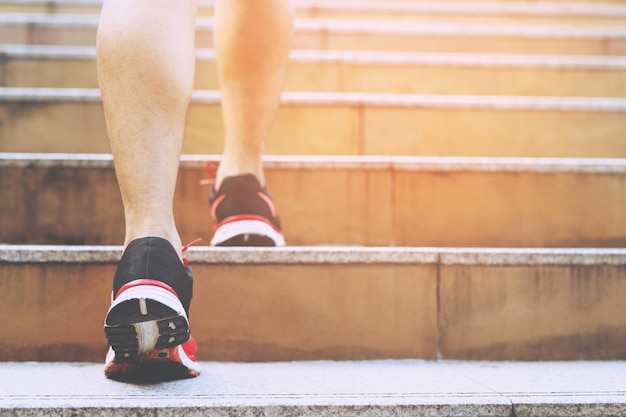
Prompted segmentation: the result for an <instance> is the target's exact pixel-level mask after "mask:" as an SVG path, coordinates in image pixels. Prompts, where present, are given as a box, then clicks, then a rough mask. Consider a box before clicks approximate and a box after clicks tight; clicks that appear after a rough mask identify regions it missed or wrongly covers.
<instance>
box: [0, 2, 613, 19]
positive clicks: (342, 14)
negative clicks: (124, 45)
mask: <svg viewBox="0 0 626 417" xmlns="http://www.w3.org/2000/svg"><path fill="white" fill-rule="evenodd" d="M603 3H604V4H603ZM292 4H293V5H294V7H295V10H296V16H298V17H305V18H324V19H361V20H372V19H381V20H392V21H399V20H400V21H402V20H412V21H432V22H441V21H445V22H467V21H472V22H516V23H519V22H520V21H522V22H526V23H529V22H530V23H567V24H594V25H606V24H616V23H625V22H626V7H624V6H623V5H620V4H610V2H601V3H600V4H597V3H596V4H594V3H591V4H589V3H587V4H584V3H581V2H580V1H577V2H576V3H573V4H566V3H560V2H542V3H528V2H526V3H524V2H519V1H518V2H512V3H511V2H502V1H499V2H493V1H491V2H477V1H472V2H468V1H464V2H449V1H448V2H434V1H430V2H429V1H420V2H413V1H389V0H386V1H380V0H369V1H336V0H333V1H330V0H295V1H293V2H292ZM101 5H102V1H100V0H96V1H93V0H67V1H48V0H28V1H24V0H3V1H2V2H0V13H49V14H70V13H71V14H76V13H78V14H98V13H99V11H100V7H101ZM213 5H214V2H212V1H201V2H200V9H199V14H200V15H202V16H212V15H213V13H214V7H213Z"/></svg>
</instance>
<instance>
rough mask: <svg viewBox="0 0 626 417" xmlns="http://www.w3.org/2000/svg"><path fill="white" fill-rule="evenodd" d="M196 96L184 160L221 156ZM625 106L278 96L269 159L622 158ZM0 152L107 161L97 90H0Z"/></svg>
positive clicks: (545, 100)
mask: <svg viewBox="0 0 626 417" xmlns="http://www.w3.org/2000/svg"><path fill="white" fill-rule="evenodd" d="M219 104H220V93H219V92H218V91H205V90H199V91H195V92H194V95H193V99H192V103H191V106H190V109H189V113H188V117H187V125H186V131H185V142H184V144H183V152H184V153H211V154H212V153H216V154H217V153H221V152H222V146H223V126H222V120H221V114H220V106H219ZM625 115H626V98H594V97H523V96H478V95H428V94H423V95H420V94H379V93H333V92H286V93H284V94H283V105H282V107H281V109H280V111H279V113H278V116H277V119H276V123H275V125H274V129H273V131H272V135H271V137H270V140H269V142H268V145H267V153H268V154H314V155H445V156H515V157H518V156H519V157H599V158H602V157H608V158H613V157H625V156H626V142H625V141H624V136H623V132H624V130H625V129H626V117H625ZM0 151H1V152H87V153H91V152H100V153H106V152H109V147H108V142H107V138H106V129H105V124H104V114H103V110H102V102H101V99H100V91H99V90H97V89H37V88H35V89H29V88H23V89H22V88H0Z"/></svg>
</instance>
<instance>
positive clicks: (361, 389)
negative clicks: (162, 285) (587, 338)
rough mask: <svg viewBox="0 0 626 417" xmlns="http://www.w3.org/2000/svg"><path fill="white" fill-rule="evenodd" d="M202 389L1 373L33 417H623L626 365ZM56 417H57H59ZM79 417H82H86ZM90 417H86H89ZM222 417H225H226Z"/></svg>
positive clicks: (454, 366) (279, 368)
mask: <svg viewBox="0 0 626 417" xmlns="http://www.w3.org/2000/svg"><path fill="white" fill-rule="evenodd" d="M202 366H203V373H202V374H201V375H200V377H198V378H197V379H195V380H191V381H189V380H187V381H178V382H169V383H167V384H164V383H162V384H140V385H132V384H120V383H116V382H113V381H109V380H107V379H105V378H104V376H103V374H102V365H101V364H92V363H64V364H61V363H0V376H2V378H1V380H3V381H11V383H10V384H4V385H5V386H4V388H3V389H2V392H0V410H2V409H5V410H6V409H12V415H30V414H28V412H29V410H32V409H38V410H39V412H41V411H42V410H49V411H50V412H52V411H54V412H56V413H57V414H62V413H63V412H64V410H67V409H71V410H73V412H76V413H79V414H80V413H87V412H93V410H94V409H97V410H98V411H99V412H100V413H105V412H106V413H110V412H114V411H116V412H119V408H120V407H124V408H127V407H130V408H132V409H134V410H136V411H137V410H148V409H149V410H150V413H151V414H150V415H154V416H157V415H171V414H172V413H173V412H175V413H185V412H194V411H196V412H197V411H204V412H215V413H216V414H217V413H219V412H223V411H225V410H227V411H229V415H247V414H246V412H250V411H251V410H256V412H257V413H258V412H261V413H263V412H265V413H271V414H272V415H280V414H281V413H286V412H289V413H290V414H302V413H305V414H307V415H330V414H331V412H332V415H359V414H362V413H363V412H372V413H376V414H378V415H397V416H402V415H415V414H416V413H428V415H440V416H447V415H449V416H452V415H454V416H457V415H470V414H471V415H492V416H506V417H509V416H511V415H516V416H519V417H521V416H527V415H534V416H547V415H553V416H564V415H585V416H596V415H617V414H621V413H624V412H625V411H626V391H624V386H626V362H624V361H618V362H539V363H520V362H517V363H515V362H462V361H436V362H432V361H415V360H385V361H346V362H330V361H321V362H297V363H295V362H292V363H217V362H203V363H202ZM55 415H56V414H55ZM77 415H78V414H77ZM81 415H82V414H81ZM220 415H222V414H220Z"/></svg>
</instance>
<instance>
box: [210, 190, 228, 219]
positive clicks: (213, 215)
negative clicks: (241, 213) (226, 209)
mask: <svg viewBox="0 0 626 417" xmlns="http://www.w3.org/2000/svg"><path fill="white" fill-rule="evenodd" d="M225 198H226V194H222V195H221V196H219V197H217V198H216V199H215V201H214V202H213V204H212V205H211V218H212V219H213V222H214V223H216V222H217V206H219V205H220V203H221V202H222V201H224V199H225Z"/></svg>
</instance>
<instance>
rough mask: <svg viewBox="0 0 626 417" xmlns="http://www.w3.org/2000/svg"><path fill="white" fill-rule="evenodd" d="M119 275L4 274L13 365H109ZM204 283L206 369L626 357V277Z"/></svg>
mask: <svg viewBox="0 0 626 417" xmlns="http://www.w3.org/2000/svg"><path fill="white" fill-rule="evenodd" d="M114 270H115V267H114V265H113V264H103V265H99V264H98V265H94V264H89V263H78V264H77V263H70V264H47V265H42V264H5V265H4V266H3V268H2V269H1V271H0V274H1V278H2V279H0V288H1V289H2V293H3V294H12V297H8V298H7V299H6V300H5V302H4V303H2V304H1V305H0V312H2V315H3V317H13V318H15V319H14V320H10V321H8V322H7V323H5V326H4V328H3V342H2V350H1V351H2V354H1V355H2V360H3V361H6V360H38V361H57V360H60V361H67V360H71V361H76V360H79V361H82V360H84V361H100V360H102V358H103V357H104V353H105V344H106V342H105V339H104V335H103V332H102V328H101V326H102V322H103V317H104V314H105V312H106V309H107V307H108V303H109V296H110V281H111V277H112V276H113V273H114ZM194 272H195V302H194V303H193V304H192V309H191V324H192V331H193V334H194V337H195V338H196V340H197V341H198V344H199V346H200V351H199V355H198V357H199V359H201V360H220V361H283V360H286V361H289V360H303V359H338V360H342V359H375V358H385V359H389V358H424V359H435V358H436V357H437V352H438V351H439V355H440V356H441V357H443V358H447V359H481V360H512V359H517V360H520V359H524V360H564V359H593V360H595V359H623V358H624V357H626V350H625V349H624V346H625V345H626V344H625V343H624V342H626V339H625V338H624V334H625V331H626V319H625V318H624V315H623V314H621V312H622V311H623V299H624V296H625V295H626V268H624V266H582V265H567V266H545V265H543V266H538V265H535V266H524V265H518V266H499V267H492V266H490V267H488V268H487V267H484V266H459V265H457V266H440V267H437V265H435V264H414V265H390V264H385V265H372V264H369V265H367V266H364V265H319V264H316V265H313V264H311V265H309V264H304V265H254V264H249V265H217V266H216V265H205V264H194ZM296 276H297V277H298V279H297V280H294V277H296ZM61 280H62V282H63V284H62V285H61V284H59V282H60V281H61ZM438 282H439V288H438V287H437V285H438ZM438 293H439V295H437V294H438ZM438 305H439V312H438V311H437V308H438ZM77 314H80V316H81V320H76V316H77ZM438 339H439V340H440V344H439V346H438V345H437V340H438Z"/></svg>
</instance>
